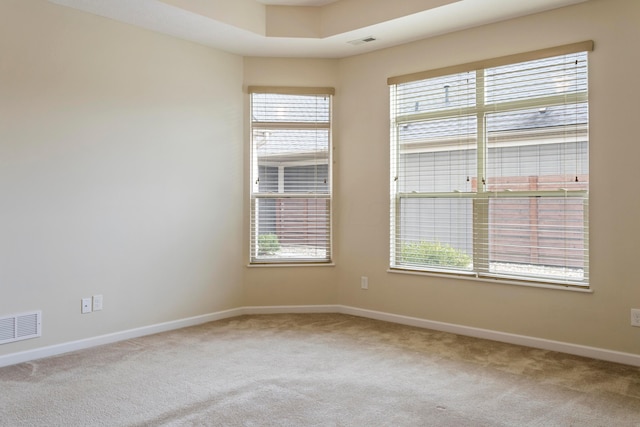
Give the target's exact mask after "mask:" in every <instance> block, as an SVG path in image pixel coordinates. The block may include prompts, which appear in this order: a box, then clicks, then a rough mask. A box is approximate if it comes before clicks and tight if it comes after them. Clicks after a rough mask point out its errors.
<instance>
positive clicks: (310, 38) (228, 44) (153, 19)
mask: <svg viewBox="0 0 640 427" xmlns="http://www.w3.org/2000/svg"><path fill="white" fill-rule="evenodd" d="M49 1H50V2H51V3H55V4H58V5H61V6H67V7H71V8H75V9H78V10H81V11H85V12H88V13H92V14H95V15H100V16H103V17H107V18H110V19H114V20H117V21H121V22H124V23H128V24H132V25H136V26H139V27H142V28H146V29H149V30H152V31H156V32H160V33H164V34H168V35H171V36H174V37H178V38H181V39H185V40H189V41H193V42H196V43H200V44H203V45H207V46H211V47H214V48H217V49H221V50H224V51H228V52H231V53H236V54H239V55H244V56H269V57H308V58H311V57H318V58H341V57H347V56H352V55H358V54H362V53H366V52H370V51H373V50H378V49H382V48H386V47H391V46H395V45H399V44H402V43H407V42H410V41H414V40H419V39H424V38H428V37H433V36H436V35H440V34H445V33H448V32H453V31H457V30H461V29H464V28H470V27H474V26H479V25H484V24H488V23H492V22H497V21H501V20H505V19H510V18H515V17H518V16H524V15H528V14H532V13H537V12H542V11H545V10H550V9H555V8H558V7H563V6H567V5H571V4H575V3H581V2H583V1H588V0H527V1H520V0H519V1H514V0H402V1H396V0H393V1H391V0H49ZM365 38H374V39H375V40H373V41H371V42H366V43H365V42H361V40H363V39H365Z"/></svg>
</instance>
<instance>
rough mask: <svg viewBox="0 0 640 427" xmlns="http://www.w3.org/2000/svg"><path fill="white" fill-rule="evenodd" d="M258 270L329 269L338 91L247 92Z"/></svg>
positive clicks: (251, 89)
mask: <svg viewBox="0 0 640 427" xmlns="http://www.w3.org/2000/svg"><path fill="white" fill-rule="evenodd" d="M249 93H250V96H251V107H250V108H251V177H250V185H251V190H250V193H251V221H250V222H251V233H250V235H251V242H250V250H251V259H250V262H251V263H252V264H267V263H268V264H274V263H285V264H291V263H330V262H331V204H332V199H331V197H332V183H331V180H332V172H331V102H332V96H333V93H334V90H333V89H332V88H286V87H275V88H274V87H249Z"/></svg>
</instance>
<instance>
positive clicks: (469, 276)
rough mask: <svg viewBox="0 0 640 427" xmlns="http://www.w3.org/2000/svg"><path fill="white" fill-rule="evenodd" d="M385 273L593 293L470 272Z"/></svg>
mask: <svg viewBox="0 0 640 427" xmlns="http://www.w3.org/2000/svg"><path fill="white" fill-rule="evenodd" d="M387 273H392V274H410V275H414V276H429V277H440V278H446V279H460V280H472V281H475V282H485V283H495V284H498V285H514V286H528V287H530V288H542V289H553V290H556V291H571V292H581V293H584V294H592V293H593V290H592V289H591V288H589V285H578V284H564V283H557V284H552V283H551V282H549V284H546V283H538V282H528V281H526V280H510V279H508V278H506V277H508V276H504V277H505V278H501V277H489V276H478V275H477V273H475V272H471V271H470V272H469V274H464V272H460V273H457V272H456V273H438V272H437V271H424V270H408V269H403V268H401V267H390V268H388V269H387Z"/></svg>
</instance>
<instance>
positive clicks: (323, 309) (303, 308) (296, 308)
mask: <svg viewBox="0 0 640 427" xmlns="http://www.w3.org/2000/svg"><path fill="white" fill-rule="evenodd" d="M285 313H342V306H340V305H272V306H249V307H244V314H285Z"/></svg>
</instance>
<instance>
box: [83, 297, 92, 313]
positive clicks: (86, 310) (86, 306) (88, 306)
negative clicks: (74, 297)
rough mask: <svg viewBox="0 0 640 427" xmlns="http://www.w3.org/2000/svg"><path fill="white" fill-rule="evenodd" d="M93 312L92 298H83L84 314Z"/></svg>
mask: <svg viewBox="0 0 640 427" xmlns="http://www.w3.org/2000/svg"><path fill="white" fill-rule="evenodd" d="M87 313H91V298H82V314H87Z"/></svg>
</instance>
